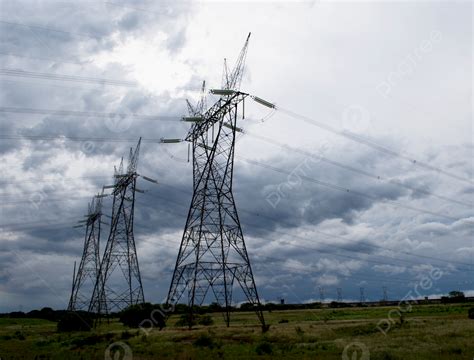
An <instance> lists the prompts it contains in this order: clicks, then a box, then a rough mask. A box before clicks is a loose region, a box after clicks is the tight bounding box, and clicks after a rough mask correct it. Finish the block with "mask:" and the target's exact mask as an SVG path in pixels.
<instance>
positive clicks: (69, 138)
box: [0, 135, 160, 144]
mask: <svg viewBox="0 0 474 360" xmlns="http://www.w3.org/2000/svg"><path fill="white" fill-rule="evenodd" d="M0 139H5V140H29V141H56V140H59V141H90V142H110V143H121V142H126V143H129V142H136V141H137V139H136V138H128V139H124V138H94V137H77V136H62V135H61V136H39V135H0ZM142 142H151V143H157V144H159V143H160V140H159V139H145V138H143V139H142Z"/></svg>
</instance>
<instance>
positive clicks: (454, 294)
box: [449, 290, 465, 298]
mask: <svg viewBox="0 0 474 360" xmlns="http://www.w3.org/2000/svg"><path fill="white" fill-rule="evenodd" d="M449 297H450V298H464V297H465V295H464V293H463V292H462V291H457V290H453V291H450V292H449Z"/></svg>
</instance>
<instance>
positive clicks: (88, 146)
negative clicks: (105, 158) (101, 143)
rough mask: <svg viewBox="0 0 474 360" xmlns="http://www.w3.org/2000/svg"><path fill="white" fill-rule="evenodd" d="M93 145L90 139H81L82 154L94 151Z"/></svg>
mask: <svg viewBox="0 0 474 360" xmlns="http://www.w3.org/2000/svg"><path fill="white" fill-rule="evenodd" d="M94 148H95V145H94V143H93V142H92V141H83V142H82V143H81V150H82V152H83V153H84V154H90V153H91V152H92V151H94Z"/></svg>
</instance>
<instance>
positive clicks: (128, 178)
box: [89, 138, 145, 314]
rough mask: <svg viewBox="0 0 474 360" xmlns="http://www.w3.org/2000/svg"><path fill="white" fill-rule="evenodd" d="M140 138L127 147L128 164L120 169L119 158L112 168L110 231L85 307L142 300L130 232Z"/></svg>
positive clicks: (105, 308)
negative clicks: (89, 297) (89, 300)
mask: <svg viewBox="0 0 474 360" xmlns="http://www.w3.org/2000/svg"><path fill="white" fill-rule="evenodd" d="M140 143H141V138H140V140H139V141H138V145H137V147H136V148H135V150H133V149H130V155H129V159H128V167H127V170H126V171H125V172H124V169H123V159H122V161H121V162H120V166H119V168H118V169H115V174H114V180H115V181H114V185H109V186H104V188H105V189H107V188H111V189H112V195H113V203H112V218H111V224H110V234H109V238H108V240H107V245H106V247H105V251H104V255H103V257H102V261H101V263H100V269H99V274H98V276H97V279H96V283H95V287H94V292H93V295H92V298H91V302H90V305H89V311H92V312H95V313H97V314H108V313H109V312H111V311H114V310H118V311H119V310H123V309H124V308H126V307H128V306H130V305H135V304H141V303H143V302H144V301H145V299H144V295H143V285H142V280H141V276H140V268H139V266H138V258H137V250H136V247H135V238H134V235H133V220H134V209H135V192H136V191H138V192H143V191H141V190H139V189H137V187H136V183H137V177H138V176H139V175H138V174H137V164H138V154H139V151H140Z"/></svg>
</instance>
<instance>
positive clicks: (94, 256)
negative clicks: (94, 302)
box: [68, 195, 103, 311]
mask: <svg viewBox="0 0 474 360" xmlns="http://www.w3.org/2000/svg"><path fill="white" fill-rule="evenodd" d="M102 197H103V195H96V196H94V197H93V198H92V201H91V202H90V203H89V211H88V214H87V215H86V219H85V220H81V221H79V223H84V224H81V225H76V226H74V227H83V226H86V236H85V240H84V250H83V253H82V258H81V262H80V264H79V268H78V270H77V273H76V272H75V269H74V277H73V284H72V291H71V297H70V299H69V305H68V310H69V311H76V310H87V309H88V306H89V303H90V299H91V296H92V292H93V290H94V285H95V282H96V279H97V275H98V273H99V267H100V253H99V244H100V225H101V218H102Z"/></svg>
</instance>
